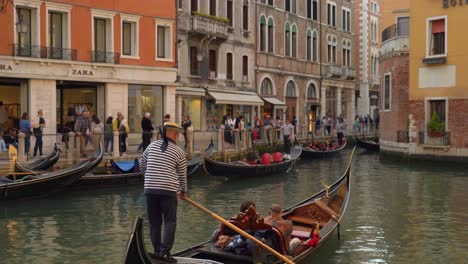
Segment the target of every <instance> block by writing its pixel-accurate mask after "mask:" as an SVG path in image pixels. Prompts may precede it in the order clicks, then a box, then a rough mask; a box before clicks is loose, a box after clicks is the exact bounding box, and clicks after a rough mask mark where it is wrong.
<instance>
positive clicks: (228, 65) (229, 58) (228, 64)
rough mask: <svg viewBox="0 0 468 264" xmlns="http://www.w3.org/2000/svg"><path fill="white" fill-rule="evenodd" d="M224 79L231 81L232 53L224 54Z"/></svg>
mask: <svg viewBox="0 0 468 264" xmlns="http://www.w3.org/2000/svg"><path fill="white" fill-rule="evenodd" d="M226 79H228V80H232V79H233V76H232V53H230V52H228V53H227V54H226Z"/></svg>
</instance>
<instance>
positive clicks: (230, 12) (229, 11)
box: [226, 0, 234, 27]
mask: <svg viewBox="0 0 468 264" xmlns="http://www.w3.org/2000/svg"><path fill="white" fill-rule="evenodd" d="M232 4H233V3H232V0H228V1H227V3H226V17H227V19H229V23H228V25H229V26H230V27H232V26H234V22H233V21H232V20H233V18H234V16H233V7H232Z"/></svg>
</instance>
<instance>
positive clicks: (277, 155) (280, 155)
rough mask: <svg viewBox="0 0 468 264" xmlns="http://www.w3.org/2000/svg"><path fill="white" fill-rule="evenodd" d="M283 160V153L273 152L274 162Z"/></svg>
mask: <svg viewBox="0 0 468 264" xmlns="http://www.w3.org/2000/svg"><path fill="white" fill-rule="evenodd" d="M281 161H283V153H281V152H275V153H273V162H281Z"/></svg>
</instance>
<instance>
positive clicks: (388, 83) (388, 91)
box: [383, 74, 392, 111]
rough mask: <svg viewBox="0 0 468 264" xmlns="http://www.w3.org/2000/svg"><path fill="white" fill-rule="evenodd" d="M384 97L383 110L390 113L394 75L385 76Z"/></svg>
mask: <svg viewBox="0 0 468 264" xmlns="http://www.w3.org/2000/svg"><path fill="white" fill-rule="evenodd" d="M383 88H384V96H383V110H384V111H390V107H391V100H392V99H391V96H392V75H391V74H385V75H384V87H383Z"/></svg>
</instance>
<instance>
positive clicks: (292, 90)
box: [286, 81, 296, 97]
mask: <svg viewBox="0 0 468 264" xmlns="http://www.w3.org/2000/svg"><path fill="white" fill-rule="evenodd" d="M286 97H296V85H295V84H294V82H293V81H289V82H288V84H287V85H286Z"/></svg>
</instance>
